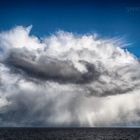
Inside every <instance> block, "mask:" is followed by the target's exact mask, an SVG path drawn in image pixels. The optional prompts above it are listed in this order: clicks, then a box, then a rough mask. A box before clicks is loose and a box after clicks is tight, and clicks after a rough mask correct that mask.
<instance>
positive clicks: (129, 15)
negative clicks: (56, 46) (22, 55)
mask: <svg viewBox="0 0 140 140" xmlns="http://www.w3.org/2000/svg"><path fill="white" fill-rule="evenodd" d="M16 25H23V26H29V25H33V30H32V32H31V33H32V34H35V35H37V36H39V37H42V36H45V35H49V34H51V33H53V32H55V31H57V30H59V29H61V30H64V31H70V32H74V33H79V34H84V33H95V32H96V33H98V34H99V35H101V36H103V37H121V38H123V39H124V40H125V41H126V42H128V43H132V44H131V45H130V46H128V47H127V49H128V50H129V51H131V52H132V53H134V54H135V55H136V56H137V57H140V2H138V1H124V0H122V1H120V0H118V1H109V0H108V1H107V0H104V1H99V0H98V1H90V0H87V1H83V0H81V1H80V0H75V1H74V0H71V1H63V0H60V1H43V0H40V1H39V0H38V1H36V0H34V1H32V0H30V2H28V1H26V0H15V1H14V0H13V1H12V2H9V1H4V2H1V4H0V31H3V30H8V29H10V28H12V27H14V26H16Z"/></svg>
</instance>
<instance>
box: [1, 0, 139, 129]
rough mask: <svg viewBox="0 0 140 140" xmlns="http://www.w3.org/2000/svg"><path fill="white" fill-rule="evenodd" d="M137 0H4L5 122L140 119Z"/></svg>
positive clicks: (116, 123) (120, 122)
mask: <svg viewBox="0 0 140 140" xmlns="http://www.w3.org/2000/svg"><path fill="white" fill-rule="evenodd" d="M139 16H140V7H139V3H138V2H137V1H136V2H135V1H119V0H118V1H112V2H111V1H107V0H106V1H105V0H104V1H102V2H101V1H99V0H98V1H89V0H86V1H82V0H71V1H62V0H60V1H43V0H40V1H36V0H34V1H32V0H30V1H26V0H15V1H11V2H9V1H6V0H5V1H3V2H1V3H0V126H1V127H121V126H123V127H140V94H139V93H140V61H139V58H140V47H139V45H140V41H139V35H140V32H139V25H140V18H139Z"/></svg>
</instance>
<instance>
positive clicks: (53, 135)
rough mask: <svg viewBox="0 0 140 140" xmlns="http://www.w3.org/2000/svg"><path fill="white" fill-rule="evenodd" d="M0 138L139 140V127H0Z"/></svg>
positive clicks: (28, 139) (17, 139) (15, 139)
mask: <svg viewBox="0 0 140 140" xmlns="http://www.w3.org/2000/svg"><path fill="white" fill-rule="evenodd" d="M0 140H140V129H139V128H19V127H18V128H17V127H16V128H5V127H4V128H0Z"/></svg>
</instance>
